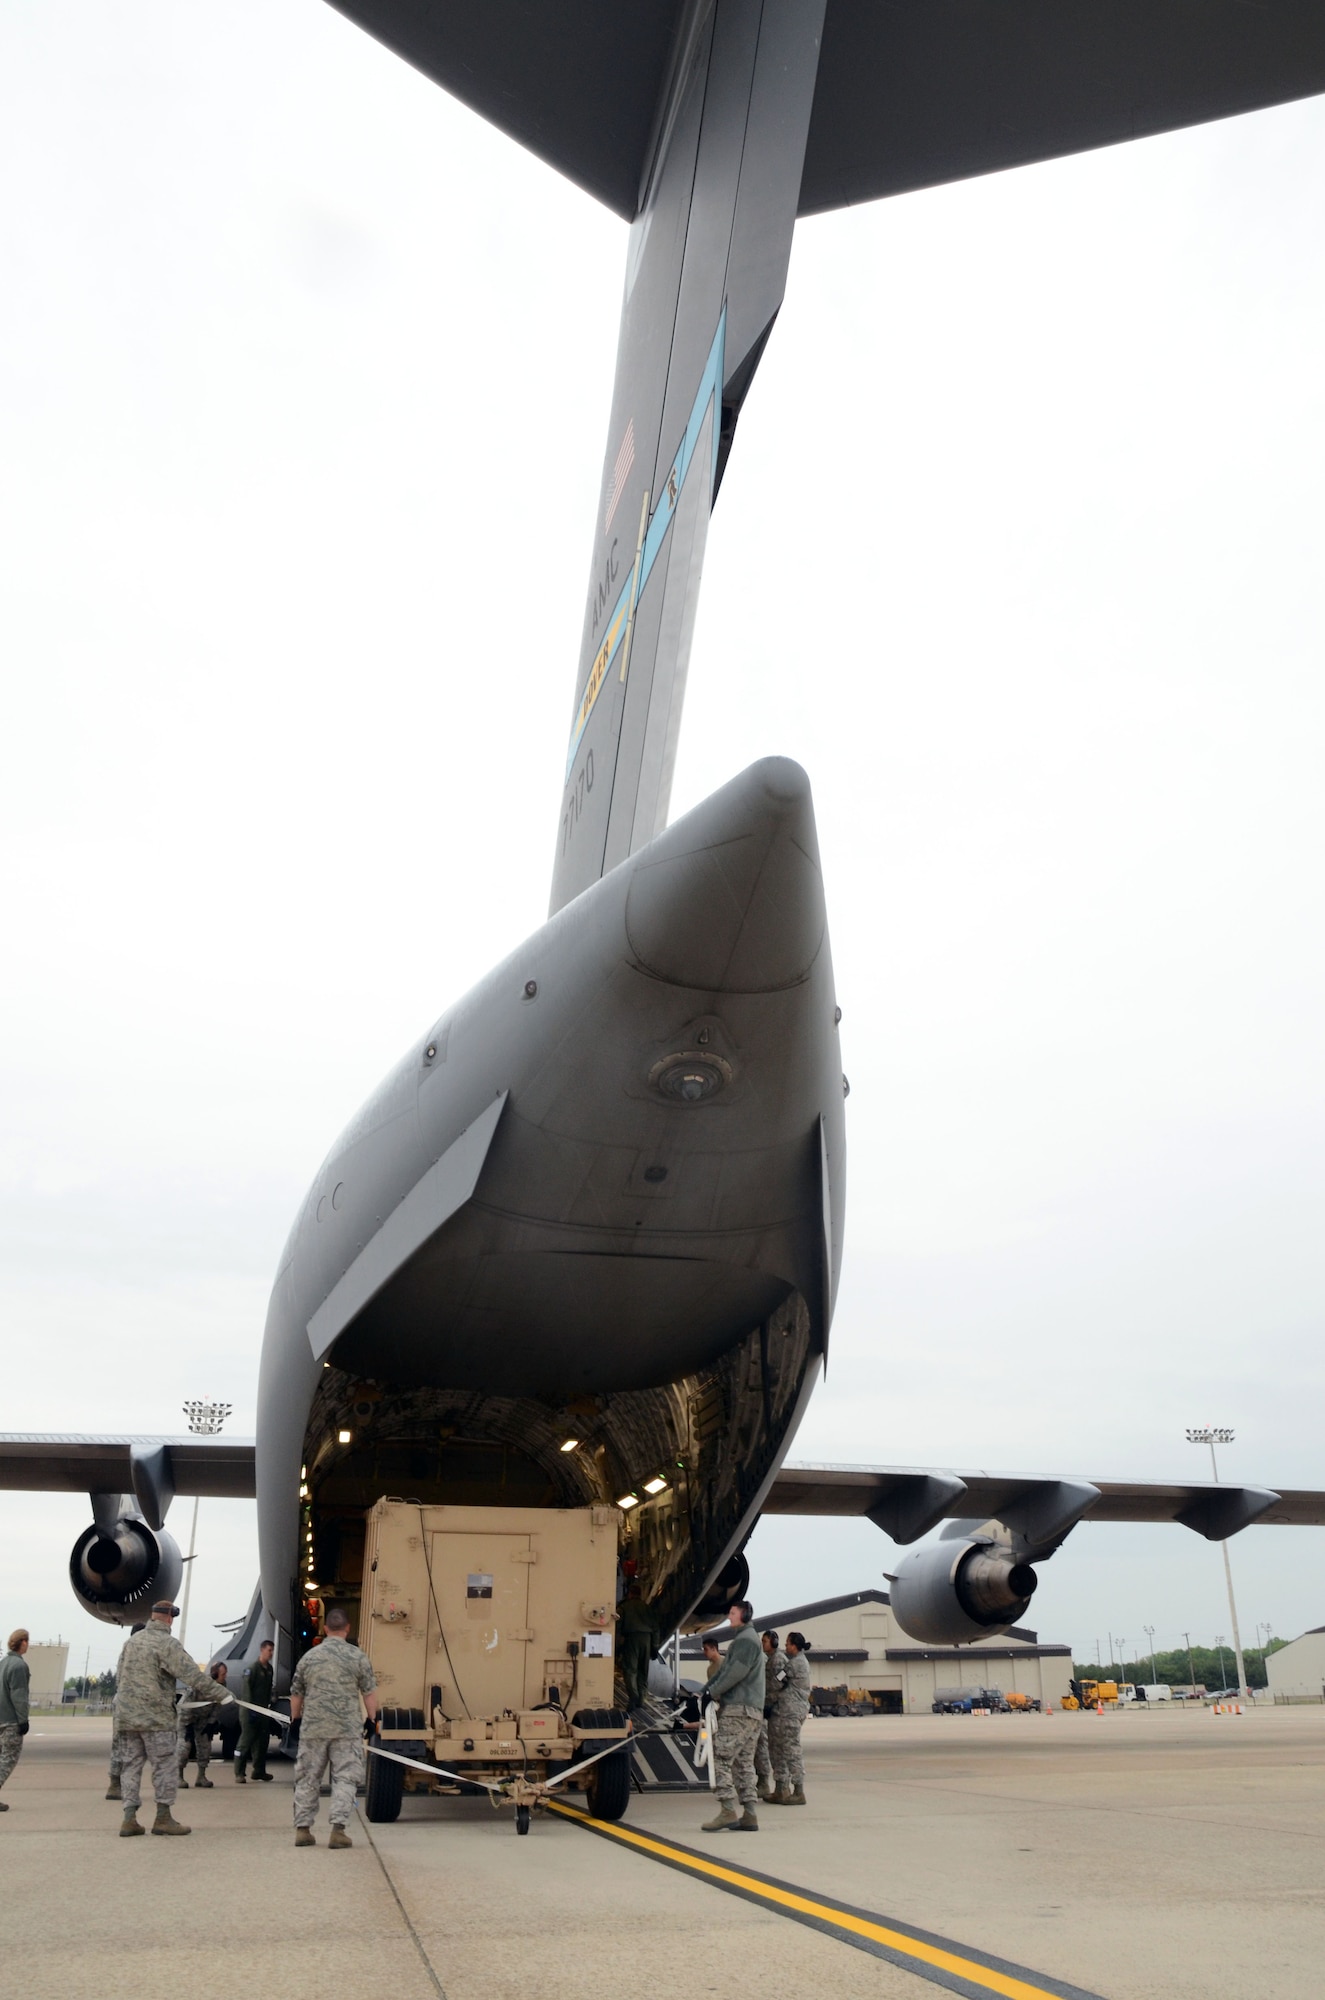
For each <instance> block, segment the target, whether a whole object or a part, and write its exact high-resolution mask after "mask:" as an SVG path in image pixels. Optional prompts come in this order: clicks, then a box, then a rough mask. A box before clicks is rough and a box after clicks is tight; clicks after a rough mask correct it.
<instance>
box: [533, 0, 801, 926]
mask: <svg viewBox="0 0 1325 2000" xmlns="http://www.w3.org/2000/svg"><path fill="white" fill-rule="evenodd" d="M821 19H822V0H817V4H816V0H811V4H808V5H807V4H806V0H763V4H762V5H759V4H757V0H748V3H747V4H740V0H738V4H729V5H724V6H721V7H713V6H704V5H700V6H697V7H695V8H693V9H692V10H691V11H690V13H689V14H688V16H687V19H686V23H685V30H684V33H683V34H682V35H681V37H680V38H679V40H678V42H677V44H676V47H675V49H674V51H673V58H672V63H671V68H670V70H669V71H668V78H667V83H666V86H665V91H664V95H663V98H662V99H661V101H660V108H659V115H658V118H657V120H656V139H655V148H654V153H653V156H652V163H651V165H650V167H649V169H648V176H647V183H646V187H645V193H644V198H643V206H642V208H641V210H640V214H639V217H638V219H637V221H636V222H635V225H634V228H633V230H632V232H631V238H630V246H629V252H628V257H627V268H626V284H625V300H624V303H623V306H622V314H621V340H620V347H619V350H618V359H617V375H616V384H615V389H614V392H613V399H612V416H611V422H610V425H609V430H608V442H607V449H606V452H605V457H604V468H603V484H602V498H601V502H600V508H599V515H598V520H597V522H596V523H595V534H594V555H593V561H592V567H591V573H590V584H589V600H588V604H587V606H586V610H585V621H584V633H583V639H582V642H581V650H580V667H579V672H578V675H577V678H576V691H575V704H574V709H573V712H572V716H571V723H570V730H569V734H568V742H567V750H566V767H565V792H564V795H563V799H562V812H561V820H560V825H559V827H558V834H557V851H556V860H555V865H554V871H553V884H552V908H553V909H554V910H557V909H560V908H561V906H562V905H563V904H564V903H567V902H569V901H570V899H571V898H572V897H573V896H577V895H578V894H579V893H580V892H581V890H583V889H586V888H587V887H588V886H589V885H590V883H592V882H595V881H596V880H597V879H598V877H599V876H600V875H602V874H604V873H605V872H606V871H607V870H608V869H609V868H613V867H615V866H616V864H617V863H618V862H620V861H623V860H624V859H625V858H626V856H627V855H629V854H632V853H633V852H634V851H635V850H636V849H637V848H638V847H641V846H642V845H643V844H644V843H645V842H646V841H649V840H651V839H652V838H653V836H654V835H655V834H656V833H658V832H660V831H661V829H662V828H663V827H664V826H665V825H666V823H667V807H668V800H669V796H670V792H671V781H672V767H673V764H674V761H675V755H676V739H677V732H678V729H679V725H680V717H681V707H682V702H683V699H684V695H685V682H686V670H687V665H688V661H689V654H690V640H691V634H692V631H693V628H694V618H695V607H696V603H697V600H698V595H699V582H700V576H701V573H702V570H703V562H704V546H705V541H706V538H707V532H708V519H709V513H710V510H711V508H712V505H713V499H714V495H715V494H716V492H717V488H718V483H719V480H720V478H721V474H722V466H723V463H724V460H725V456H726V453H727V451H728V450H729V449H730V446H731V439H732V433H733V431H734V428H735V424H736V418H737V415H738V413H739V410H740V405H741V402H742V400H743V399H744V396H745V393H746V391H747V389H748V388H749V385H750V381H751V379H752V377H753V375H754V370H755V367H756V365H757V363H758V360H759V357H760V355H761V354H762V352H763V349H764V345H765V343H766V341H767V339H768V334H769V331H770V329H771V327H772V324H773V320H774V318H775V317H776V314H777V311H778V307H779V306H780V304H781V302H782V292H783V286H784V284H785V281H786V271H787V260H788V257H789V254H790V249H791V234H792V228H793V226H794V223H795V219H796V202H797V196H798V194H799V190H800V177H801V161H802V156H803V153H804V146H805V136H806V132H807V130H808V126H809V117H810V105H811V102H812V99H813V95H814V77H815V70H816V67H817V63H818V41H819V28H820V23H821Z"/></svg>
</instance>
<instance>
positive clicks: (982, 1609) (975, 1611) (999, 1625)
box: [892, 1536, 1039, 1646]
mask: <svg viewBox="0 0 1325 2000" xmlns="http://www.w3.org/2000/svg"><path fill="white" fill-rule="evenodd" d="M1038 1580H1039V1579H1038V1578H1037V1577H1036V1574H1035V1571H1034V1570H1033V1569H1032V1568H1031V1566H1030V1564H1029V1563H1028V1562H1024V1561H1019V1560H1018V1557H1017V1554H1016V1552H1015V1550H1014V1549H1013V1548H1012V1547H1011V1545H1010V1544H1009V1543H1007V1542H995V1541H990V1540H987V1539H975V1538H972V1537H970V1536H962V1537H961V1538H959V1539H947V1538H945V1539H943V1540H940V1541H937V1542H931V1543H930V1545H929V1546H928V1548H923V1549H917V1550H916V1552H915V1554H914V1555H909V1556H907V1558H906V1560H905V1561H904V1562H903V1563H902V1565H901V1567H900V1569H899V1570H898V1571H897V1574H896V1576H894V1577H893V1578H892V1608H893V1616H894V1617H895V1618H896V1620H897V1622H898V1624H899V1625H900V1626H901V1628H902V1630H903V1631H904V1632H907V1633H909V1634H910V1636H911V1638H913V1639H921V1640H923V1641H924V1642H925V1643H926V1644H927V1645H931V1646H955V1645H960V1644H961V1643H963V1642H964V1641H967V1640H971V1639H989V1638H994V1637H996V1636H997V1635H998V1634H999V1633H1000V1632H1006V1631H1007V1629H1008V1627H1009V1625H1015V1624H1016V1622H1017V1620H1018V1619H1019V1618H1022V1617H1024V1616H1025V1614H1026V1610H1027V1608H1028V1606H1029V1604H1030V1601H1031V1597H1032V1595H1033V1593H1034V1590H1035V1586H1036V1583H1037V1582H1038Z"/></svg>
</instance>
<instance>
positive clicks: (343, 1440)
mask: <svg viewBox="0 0 1325 2000" xmlns="http://www.w3.org/2000/svg"><path fill="white" fill-rule="evenodd" d="M349 1441H350V1433H349V1432H348V1431H337V1432H336V1442H337V1444H348V1443H349Z"/></svg>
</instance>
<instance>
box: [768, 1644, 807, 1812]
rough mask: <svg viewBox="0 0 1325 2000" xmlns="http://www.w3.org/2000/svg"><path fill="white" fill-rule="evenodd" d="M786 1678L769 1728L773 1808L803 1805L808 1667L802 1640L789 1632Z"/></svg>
mask: <svg viewBox="0 0 1325 2000" xmlns="http://www.w3.org/2000/svg"><path fill="white" fill-rule="evenodd" d="M786 1669H787V1677H786V1682H785V1685H784V1686H783V1688H782V1692H781V1693H780V1694H779V1696H778V1699H777V1707H776V1708H775V1709H774V1710H773V1714H772V1718H771V1720H770V1722H769V1725H768V1747H769V1749H770V1750H771V1752H772V1754H773V1775H774V1777H775V1779H776V1781H777V1792H776V1794H775V1796H774V1801H773V1802H774V1804H775V1805H779V1806H803V1805H804V1804H805V1766H804V1764H803V1763H802V1762H801V1730H802V1728H803V1727H804V1725H805V1718H806V1716H807V1715H808V1714H809V1712H810V1663H809V1661H808V1660H807V1659H806V1657H805V1638H804V1634H803V1633H800V1632H788V1634H787V1651H786Z"/></svg>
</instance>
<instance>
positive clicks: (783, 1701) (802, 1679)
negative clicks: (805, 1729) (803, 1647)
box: [778, 1653, 811, 1715]
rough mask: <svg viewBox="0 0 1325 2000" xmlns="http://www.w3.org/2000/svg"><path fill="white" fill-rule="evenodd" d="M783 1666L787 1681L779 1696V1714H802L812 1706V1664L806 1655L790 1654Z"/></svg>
mask: <svg viewBox="0 0 1325 2000" xmlns="http://www.w3.org/2000/svg"><path fill="white" fill-rule="evenodd" d="M783 1666H784V1667H785V1668H786V1680H785V1682H784V1683H783V1687H782V1692H781V1693H780V1694H779V1696H778V1713H779V1714H781V1715H793V1714H800V1713H802V1712H803V1711H804V1710H805V1709H807V1708H808V1707H809V1705H810V1679H811V1675H810V1663H809V1661H808V1660H807V1659H806V1657H805V1655H804V1653H788V1654H787V1656H786V1658H785V1659H784V1661H783Z"/></svg>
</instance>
